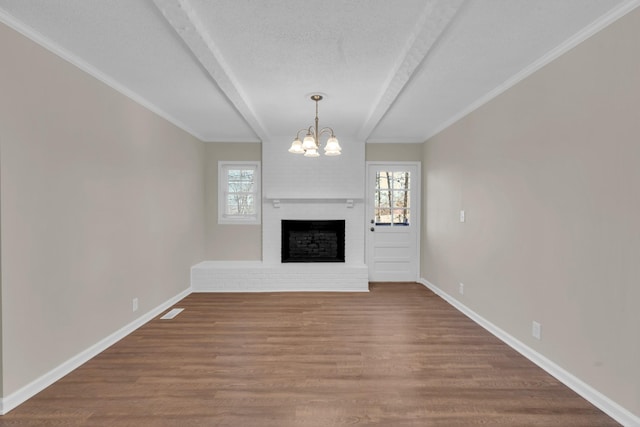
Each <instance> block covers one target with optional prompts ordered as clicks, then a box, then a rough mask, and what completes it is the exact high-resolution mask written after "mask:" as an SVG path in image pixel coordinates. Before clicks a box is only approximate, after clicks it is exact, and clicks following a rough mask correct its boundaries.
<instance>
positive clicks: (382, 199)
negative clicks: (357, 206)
mask: <svg viewBox="0 0 640 427" xmlns="http://www.w3.org/2000/svg"><path fill="white" fill-rule="evenodd" d="M389 197H391V193H390V192H389V191H386V190H383V191H376V196H375V198H376V199H375V202H374V204H375V207H376V208H388V207H391V200H390V199H389Z"/></svg>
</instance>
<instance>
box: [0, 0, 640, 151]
mask: <svg viewBox="0 0 640 427" xmlns="http://www.w3.org/2000/svg"><path fill="white" fill-rule="evenodd" d="M639 3H640V0H554V1H546V0H545V1H542V0H467V1H465V0H305V1H301V0H263V1H259V0H154V1H152V0H0V21H2V22H4V23H6V24H8V25H10V26H11V27H13V28H15V29H17V30H18V31H20V32H22V33H23V34H25V35H27V36H28V37H30V38H32V39H34V40H35V41H37V42H38V43H40V44H42V45H43V46H45V47H47V48H48V49H50V50H52V51H53V52H55V53H57V54H58V55H60V56H62V57H64V58H66V59H67V60H69V61H71V62H72V63H74V64H76V65H78V66H79V67H81V68H83V69H84V70H86V71H88V72H90V73H91V74H93V75H94V76H96V77H98V78H99V79H101V80H103V81H105V82H106V83H107V84H109V85H111V86H113V87H114V88H116V89H117V90H119V91H121V92H123V93H125V94H126V95H128V96H130V97H131V98H133V99H135V100H137V101H138V102H140V103H141V104H143V105H145V106H147V107H148V108H150V109H152V110H153V111H155V112H157V113H158V114H160V115H162V116H163V117H165V118H167V119H168V120H170V121H171V122H173V123H175V124H176V125H178V126H180V127H182V128H183V129H185V130H187V131H188V132H190V133H192V134H193V135H195V136H196V137H198V138H200V139H202V140H203V141H221V142H235V141H240V142H251V141H270V140H275V139H282V138H286V139H292V138H293V136H294V135H295V132H296V131H298V130H299V129H300V128H305V127H307V126H309V125H311V124H312V119H313V115H314V105H313V103H312V102H311V101H310V100H309V95H310V94H311V93H316V92H320V93H323V94H325V95H326V98H325V100H323V101H322V102H321V103H320V106H319V108H320V125H321V126H331V127H332V128H334V130H335V131H336V134H337V135H338V137H341V136H346V137H348V138H350V139H358V140H362V141H368V142H422V141H424V140H426V139H427V138H428V137H430V136H432V135H434V134H435V133H437V132H438V131H440V130H442V129H443V128H445V127H446V126H448V125H449V124H451V123H453V122H455V121H456V120H457V119H459V118H461V117H462V116H464V115H465V114H467V113H469V112H470V111H472V110H473V109H474V108H477V107H478V106H479V105H481V104H482V103H483V102H486V101H487V100H488V99H491V98H492V97H493V96H495V95H497V94H498V93H500V92H501V91H503V90H504V89H506V88H508V87H509V86H510V85H512V84H514V83H515V82H517V81H518V80H520V79H521V78H523V77H525V76H526V75H528V74H530V73H531V72H532V71H535V69H537V68H539V67H540V66H542V65H544V63H546V62H548V61H549V60H551V59H553V58H554V57H556V56H557V55H558V54H560V53H562V52H564V51H566V49H568V48H570V47H572V46H573V45H575V44H576V43H578V42H580V41H581V40H583V39H584V38H586V37H588V36H589V35H590V34H592V33H593V32H595V31H597V30H599V29H601V28H603V27H604V26H606V25H607V24H609V23H610V22H613V20H615V19H617V18H618V17H620V16H622V15H623V14H624V13H626V12H628V11H629V10H631V9H633V8H634V7H636V6H638V4H639Z"/></svg>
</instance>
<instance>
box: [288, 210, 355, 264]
mask: <svg viewBox="0 0 640 427" xmlns="http://www.w3.org/2000/svg"><path fill="white" fill-rule="evenodd" d="M281 248H282V258H281V260H282V262H344V220H343V219H336V220H310V221H309V220H295V219H283V220H282V245H281Z"/></svg>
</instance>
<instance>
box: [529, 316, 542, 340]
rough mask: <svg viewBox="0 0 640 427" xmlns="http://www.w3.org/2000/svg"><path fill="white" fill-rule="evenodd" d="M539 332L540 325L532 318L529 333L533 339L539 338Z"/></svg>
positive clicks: (540, 331) (540, 329)
mask: <svg viewBox="0 0 640 427" xmlns="http://www.w3.org/2000/svg"><path fill="white" fill-rule="evenodd" d="M541 334H542V325H541V324H540V323H538V322H536V321H535V320H534V321H533V323H532V324H531V335H533V337H534V338H535V339H537V340H539V339H541V338H540V337H541Z"/></svg>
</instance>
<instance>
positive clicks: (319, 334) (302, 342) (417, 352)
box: [0, 283, 618, 427]
mask: <svg viewBox="0 0 640 427" xmlns="http://www.w3.org/2000/svg"><path fill="white" fill-rule="evenodd" d="M176 307H182V308H184V309H185V310H184V311H183V312H182V313H181V314H179V315H178V316H177V317H176V318H175V319H173V320H160V319H154V320H152V321H151V322H149V323H148V324H146V325H145V326H143V327H142V328H140V329H138V330H137V331H136V332H134V333H133V334H131V335H129V336H128V337H126V338H125V339H123V340H122V341H120V342H118V343H117V344H115V345H114V346H112V347H111V348H109V349H108V350H106V351H105V352H103V353H102V354H100V355H99V356H97V357H95V358H94V359H92V360H91V361H89V362H88V363H86V364H85V365H83V366H82V367H80V368H79V369H77V370H76V371H74V372H72V373H71V374H69V375H68V376H66V377H65V378H63V379H62V380H60V381H58V382H57V383H55V384H54V385H53V386H51V387H49V388H47V389H46V390H44V391H43V392H41V393H40V394H38V395H37V396H35V397H34V398H32V399H31V400H29V401H27V402H25V403H24V404H22V405H21V406H19V407H18V408H16V409H14V410H13V411H11V412H10V413H9V414H7V415H5V416H3V417H0V426H5V425H11V426H36V425H63V426H72V425H90V426H233V427H236V426H237V427H251V426H260V427H269V426H273V427H289V426H291V427H304V426H314V427H315V426H318V427H331V426H344V425H349V426H390V427H400V426H447V427H449V426H473V425H483V426H493V425H498V426H545V427H550V426H562V427H568V426H598V427H602V426H610V425H618V424H617V423H616V422H615V421H613V420H612V419H611V418H609V417H608V416H607V415H605V414H604V413H602V412H600V411H599V410H598V409H596V408H595V407H593V406H592V405H591V404H589V403H588V402H587V401H585V400H584V399H582V398H580V397H579V396H578V395H577V394H575V393H574V392H572V391H571V390H569V389H568V388H567V387H565V386H564V385H562V384H560V383H559V382H558V381H556V380H555V379H554V378H552V377H551V376H549V375H548V374H546V373H545V372H544V371H542V370H541V369H539V368H538V367H536V366H535V365H533V364H532V363H531V362H529V361H528V360H526V359H525V358H523V357H522V356H520V355H519V354H517V353H516V352H515V351H513V350H511V349H510V348H509V347H508V346H506V345H505V344H503V343H502V342H500V341H499V340H498V339H497V338H495V337H494V336H492V335H491V334H489V333H488V332H486V331H485V330H484V329H482V328H480V327H479V326H477V325H476V324H475V323H473V322H472V321H471V320H469V319H467V318H466V317H465V316H463V315H462V314H460V313H459V312H457V311H456V310H455V309H454V308H453V307H451V306H450V305H448V304H447V303H446V302H445V301H443V300H442V299H440V298H439V297H437V296H436V295H435V294H433V293H432V292H431V291H429V290H428V289H426V288H424V287H423V286H421V285H419V284H408V283H376V284H371V292H370V293H368V294H367V293H271V294H269V293H266V294H192V295H190V296H188V297H187V298H185V299H184V300H183V301H181V302H180V303H178V304H176Z"/></svg>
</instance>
